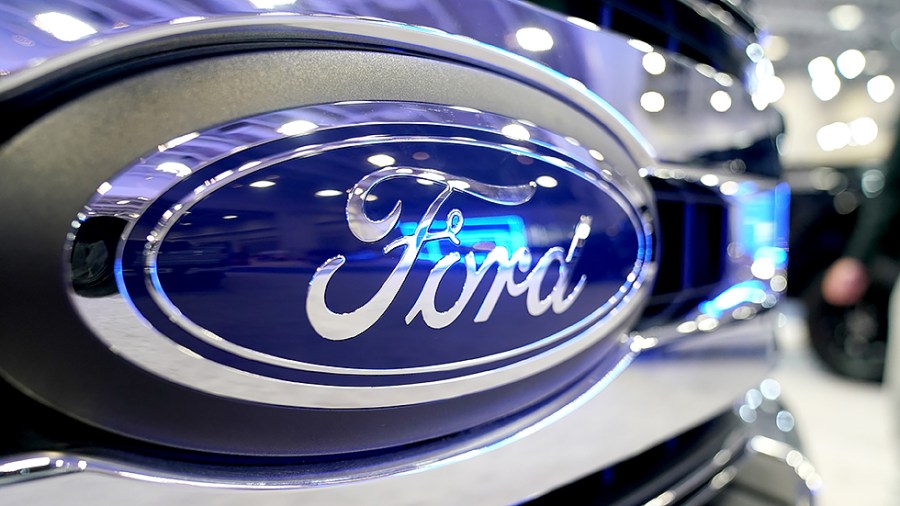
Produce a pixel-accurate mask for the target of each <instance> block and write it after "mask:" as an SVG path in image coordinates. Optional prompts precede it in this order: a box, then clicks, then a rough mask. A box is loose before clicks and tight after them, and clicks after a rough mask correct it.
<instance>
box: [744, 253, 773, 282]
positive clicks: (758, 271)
mask: <svg viewBox="0 0 900 506" xmlns="http://www.w3.org/2000/svg"><path fill="white" fill-rule="evenodd" d="M750 272H751V273H752V274H753V275H754V276H756V277H757V278H759V279H772V276H774V275H775V273H776V272H777V271H776V267H775V261H774V260H772V259H771V258H758V259H756V260H754V261H753V264H751V265H750Z"/></svg>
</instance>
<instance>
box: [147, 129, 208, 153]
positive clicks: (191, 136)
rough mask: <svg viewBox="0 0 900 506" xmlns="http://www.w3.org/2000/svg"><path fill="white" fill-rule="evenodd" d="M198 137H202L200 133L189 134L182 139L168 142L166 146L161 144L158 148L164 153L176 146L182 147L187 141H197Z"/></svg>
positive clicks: (176, 138)
mask: <svg viewBox="0 0 900 506" xmlns="http://www.w3.org/2000/svg"><path fill="white" fill-rule="evenodd" d="M197 137H200V133H199V132H191V133H189V134H185V135H182V136H181V137H175V138H174V139H172V140H170V141H169V142H166V143H165V144H160V145H159V146H157V149H159V152H160V153H162V152H163V151H165V150H167V149H172V148H174V147H175V146H180V145H182V144H184V143H185V142H187V141H190V140H193V139H196V138H197Z"/></svg>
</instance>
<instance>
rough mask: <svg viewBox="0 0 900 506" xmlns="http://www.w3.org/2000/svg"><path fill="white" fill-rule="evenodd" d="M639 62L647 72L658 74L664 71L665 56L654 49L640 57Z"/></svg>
mask: <svg viewBox="0 0 900 506" xmlns="http://www.w3.org/2000/svg"><path fill="white" fill-rule="evenodd" d="M641 64H642V65H643V66H644V70H646V71H647V73H648V74H651V75H654V76H658V75H660V74H662V73H663V72H665V71H666V58H665V56H663V55H661V54H659V53H657V52H656V51H651V52H649V53H647V54H645V55H644V57H643V58H641Z"/></svg>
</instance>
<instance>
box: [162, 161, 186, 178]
mask: <svg viewBox="0 0 900 506" xmlns="http://www.w3.org/2000/svg"><path fill="white" fill-rule="evenodd" d="M156 170H158V171H160V172H165V173H167V174H175V175H176V176H178V177H186V176H189V175H191V168H190V167H188V166H187V165H185V164H183V163H180V162H163V163H161V164H159V165H157V166H156Z"/></svg>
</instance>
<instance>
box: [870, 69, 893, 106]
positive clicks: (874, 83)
mask: <svg viewBox="0 0 900 506" xmlns="http://www.w3.org/2000/svg"><path fill="white" fill-rule="evenodd" d="M866 91H867V92H868V93H869V97H870V98H871V99H872V100H874V101H875V102H876V103H879V104H880V103H882V102H884V101H886V100H887V99H889V98H891V95H893V94H894V80H893V79H891V78H890V77H888V76H886V75H883V74H882V75H879V76H875V77H873V78H872V79H869V82H867V83H866Z"/></svg>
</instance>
